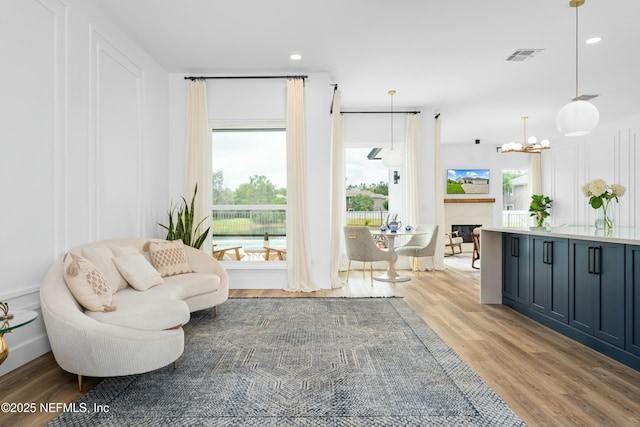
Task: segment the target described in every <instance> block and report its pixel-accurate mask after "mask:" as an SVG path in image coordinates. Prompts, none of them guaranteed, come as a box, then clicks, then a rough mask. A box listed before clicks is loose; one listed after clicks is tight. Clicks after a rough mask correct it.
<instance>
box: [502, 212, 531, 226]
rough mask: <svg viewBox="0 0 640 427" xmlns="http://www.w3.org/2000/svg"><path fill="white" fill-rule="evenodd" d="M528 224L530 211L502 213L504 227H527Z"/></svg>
mask: <svg viewBox="0 0 640 427" xmlns="http://www.w3.org/2000/svg"><path fill="white" fill-rule="evenodd" d="M528 224H529V212H528V211H502V226H503V227H527V226H528Z"/></svg>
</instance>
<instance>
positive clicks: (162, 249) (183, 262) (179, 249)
mask: <svg viewBox="0 0 640 427" xmlns="http://www.w3.org/2000/svg"><path fill="white" fill-rule="evenodd" d="M145 247H148V248H149V256H150V257H151V262H152V263H153V266H154V267H155V268H156V270H158V272H159V273H160V274H161V275H162V277H167V276H173V275H175V274H183V273H192V272H193V270H191V266H190V265H189V261H187V254H186V252H185V250H184V244H183V243H182V240H171V241H159V242H148V243H147V244H146V245H145Z"/></svg>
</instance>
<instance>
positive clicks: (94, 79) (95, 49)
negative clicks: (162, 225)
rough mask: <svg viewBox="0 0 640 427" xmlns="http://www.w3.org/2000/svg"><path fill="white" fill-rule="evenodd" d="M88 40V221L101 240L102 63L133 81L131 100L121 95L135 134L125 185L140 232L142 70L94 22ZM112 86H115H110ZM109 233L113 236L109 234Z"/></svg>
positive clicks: (92, 234) (104, 77) (93, 234)
mask: <svg viewBox="0 0 640 427" xmlns="http://www.w3.org/2000/svg"><path fill="white" fill-rule="evenodd" d="M89 32H90V34H89V40H90V46H91V54H90V57H89V61H90V76H89V84H90V89H89V97H90V113H89V115H90V118H89V120H90V125H89V126H90V135H91V137H90V138H91V143H90V144H89V145H90V147H89V150H88V155H89V164H90V165H92V167H91V171H90V175H91V176H90V177H89V186H88V189H89V194H88V200H89V203H90V209H89V210H90V217H91V218H92V220H91V221H92V222H91V224H90V239H91V240H100V239H102V238H103V237H104V236H103V233H102V230H101V225H102V224H103V223H104V221H105V216H104V212H103V211H102V209H101V208H100V207H101V206H104V200H103V199H104V196H105V195H104V194H102V193H101V191H100V183H101V180H103V179H105V176H104V174H105V171H104V170H103V168H102V166H101V162H100V159H99V156H100V149H101V146H100V144H101V142H102V141H100V136H101V134H102V131H103V130H104V129H101V127H102V126H105V125H104V120H105V115H106V114H110V113H111V112H109V111H101V109H100V106H101V103H102V101H103V100H104V98H105V95H106V94H105V93H103V92H102V91H101V88H102V84H103V83H105V82H106V81H107V80H108V78H109V77H110V76H108V75H106V74H105V67H106V66H107V65H108V64H109V65H111V64H117V65H118V66H119V67H120V70H121V71H123V72H124V73H125V74H126V75H128V76H130V77H131V79H132V80H133V81H134V82H135V83H134V84H135V94H134V95H133V96H134V99H133V101H132V100H130V99H123V102H133V104H134V105H135V115H136V117H135V121H136V124H135V126H136V131H135V133H136V135H135V157H136V159H135V162H136V166H135V171H134V173H135V182H131V183H130V186H129V187H128V189H129V190H131V191H134V192H135V195H134V198H135V200H136V207H135V219H134V218H132V219H131V221H133V222H134V223H135V227H136V235H138V236H140V235H141V234H142V230H143V225H144V219H143V218H144V215H143V206H144V203H143V201H144V194H143V193H144V192H143V189H144V182H143V180H144V161H143V159H144V151H145V150H144V108H143V107H144V72H143V69H142V67H140V66H139V65H137V64H136V63H135V62H134V61H133V60H132V59H131V58H130V57H128V56H127V55H126V54H125V53H124V51H123V50H121V49H120V48H118V47H117V45H116V43H115V42H113V41H112V40H110V39H109V38H107V36H106V35H105V34H104V33H103V32H101V31H99V30H98V29H97V28H95V26H94V25H92V24H89ZM113 89H114V90H115V89H116V88H113ZM109 237H112V236H109Z"/></svg>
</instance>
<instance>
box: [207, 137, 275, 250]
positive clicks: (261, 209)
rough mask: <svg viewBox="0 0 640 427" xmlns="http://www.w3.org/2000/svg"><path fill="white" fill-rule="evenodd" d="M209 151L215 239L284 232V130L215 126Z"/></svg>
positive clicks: (273, 235) (272, 235)
mask: <svg viewBox="0 0 640 427" xmlns="http://www.w3.org/2000/svg"><path fill="white" fill-rule="evenodd" d="M211 151H212V161H211V165H212V171H213V176H212V180H213V186H212V187H213V195H212V196H213V197H212V200H213V209H212V219H213V221H212V222H213V223H212V233H213V235H214V240H217V241H219V240H224V239H221V238H220V237H221V236H226V237H227V238H230V237H236V238H237V237H244V238H247V240H249V239H251V238H253V239H259V240H262V239H263V237H264V236H265V233H268V234H269V238H270V240H272V241H273V240H274V239H273V238H272V237H277V236H280V237H282V236H285V235H286V203H287V188H286V187H287V152H286V151H287V146H286V132H285V130H284V129H240V130H237V129H214V131H213V133H212V150H211Z"/></svg>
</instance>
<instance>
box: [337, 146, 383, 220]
mask: <svg viewBox="0 0 640 427" xmlns="http://www.w3.org/2000/svg"><path fill="white" fill-rule="evenodd" d="M369 153H371V148H347V149H346V181H347V182H346V195H347V203H346V207H347V211H348V213H347V225H367V226H372V227H373V226H375V227H378V226H380V224H381V223H382V220H383V218H384V217H385V215H386V212H387V210H388V205H389V202H388V199H389V182H388V178H389V171H388V170H387V169H386V168H385V167H384V166H383V165H382V162H381V161H380V160H371V159H369V158H368V157H367V156H368V155H369Z"/></svg>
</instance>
